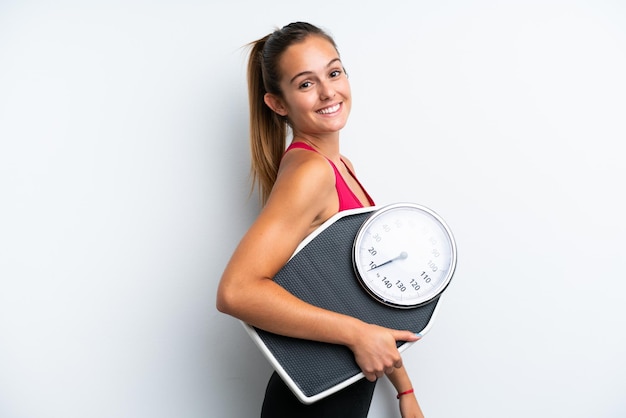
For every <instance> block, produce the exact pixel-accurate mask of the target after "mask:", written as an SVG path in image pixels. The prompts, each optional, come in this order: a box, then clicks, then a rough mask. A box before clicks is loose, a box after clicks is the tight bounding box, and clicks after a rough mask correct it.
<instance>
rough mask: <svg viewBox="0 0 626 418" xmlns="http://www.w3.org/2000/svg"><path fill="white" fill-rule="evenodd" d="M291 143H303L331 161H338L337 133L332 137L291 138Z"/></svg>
mask: <svg viewBox="0 0 626 418" xmlns="http://www.w3.org/2000/svg"><path fill="white" fill-rule="evenodd" d="M292 142H304V143H305V144H308V145H310V146H311V147H313V148H315V149H316V150H317V151H318V152H319V153H320V154H322V155H324V156H325V157H326V158H329V159H331V160H333V161H335V160H337V161H338V160H339V159H340V154H339V133H333V134H332V135H324V136H321V135H315V136H311V135H299V134H295V135H294V136H293V141H292Z"/></svg>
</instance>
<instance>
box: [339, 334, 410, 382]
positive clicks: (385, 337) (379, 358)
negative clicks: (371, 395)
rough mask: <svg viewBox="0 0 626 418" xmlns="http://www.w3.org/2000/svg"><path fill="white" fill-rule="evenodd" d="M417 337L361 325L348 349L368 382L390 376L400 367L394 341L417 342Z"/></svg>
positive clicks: (399, 357) (400, 363)
mask: <svg viewBox="0 0 626 418" xmlns="http://www.w3.org/2000/svg"><path fill="white" fill-rule="evenodd" d="M418 339H419V336H418V335H416V334H414V333H412V332H411V331H399V330H394V329H389V328H384V327H381V326H378V325H373V324H366V323H363V326H362V327H361V328H360V329H359V334H358V335H357V336H356V337H355V339H354V341H353V342H352V343H350V344H348V347H349V348H350V349H351V350H352V352H353V353H354V359H355V360H356V362H357V364H358V366H359V367H360V368H361V371H362V372H363V374H364V375H365V378H366V379H367V380H369V381H370V382H373V381H375V380H376V379H378V378H380V377H383V376H384V375H386V374H391V373H393V371H394V370H395V369H397V368H400V367H402V357H401V356H400V352H399V351H398V348H397V347H396V341H417V340H418Z"/></svg>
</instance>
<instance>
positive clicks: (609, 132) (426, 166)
mask: <svg viewBox="0 0 626 418" xmlns="http://www.w3.org/2000/svg"><path fill="white" fill-rule="evenodd" d="M294 20H306V21H310V22H312V23H315V24H317V25H320V26H322V27H324V28H326V29H328V31H329V32H330V33H331V34H332V35H334V36H335V38H336V40H337V43H338V45H339V48H340V51H341V53H342V57H343V60H344V63H345V65H346V67H347V69H348V72H349V74H350V80H351V83H352V89H353V99H354V106H353V113H352V117H351V120H350V123H349V125H348V127H346V129H345V131H344V132H343V134H342V151H343V152H344V154H346V155H347V156H348V157H349V158H350V159H351V160H352V161H353V163H354V164H355V165H356V168H357V173H358V175H359V177H360V179H361V181H362V182H363V183H364V184H365V185H366V187H367V188H368V189H369V191H370V193H371V194H372V195H373V196H374V197H375V199H376V200H377V203H379V204H385V203H392V202H396V201H412V202H415V203H420V204H423V205H426V206H428V207H431V208H432V209H434V210H435V211H437V212H438V213H439V214H440V215H441V216H443V217H444V218H445V219H446V221H447V222H448V223H449V224H450V226H451V228H452V230H453V232H454V233H455V236H456V239H457V244H458V247H459V264H458V269H457V273H456V275H455V277H454V280H453V282H452V284H451V286H450V288H449V289H448V290H447V291H446V295H445V296H444V298H443V299H442V306H441V310H440V315H439V316H438V317H437V319H436V323H435V324H434V327H433V329H432V331H431V332H430V333H429V334H427V335H426V336H425V337H424V338H423V340H422V341H421V342H419V343H417V344H416V345H414V346H412V347H411V348H409V349H408V350H407V351H406V352H405V355H404V358H405V364H406V365H407V367H408V369H409V370H410V373H411V375H412V378H413V381H414V384H415V388H416V390H417V392H418V396H419V399H420V400H421V403H422V406H423V409H424V411H425V413H426V416H427V417H428V418H450V417H480V418H503V417H507V418H516V417H528V416H533V417H569V418H577V417H580V418H613V417H615V418H623V417H624V416H626V397H625V396H624V388H625V387H626V360H625V355H624V354H625V353H626V341H625V337H624V324H625V322H626V307H625V306H626V304H625V303H624V301H625V299H626V298H625V296H624V295H625V294H626V284H625V281H626V261H625V260H626V257H625V256H624V250H625V249H626V245H625V244H624V234H625V233H626V222H625V221H624V213H625V212H626V203H625V199H624V179H625V178H626V169H625V168H624V164H623V162H622V160H623V159H624V147H623V145H622V143H623V142H624V140H625V139H626V122H625V115H626V77H625V76H624V75H625V74H626V6H625V5H624V3H623V2H621V1H617V0H615V1H608V0H606V1H603V0H588V1H583V0H580V1H564V0H563V1H557V0H542V1H538V0H531V1H504V0H491V1H488V0H471V1H460V0H456V1H455V0H447V1H437V2H425V1H406V2H400V1H361V2H351V3H348V2H345V3H339V2H330V3H329V2H299V1H293V0H290V1H286V0H284V1H283V0H280V1H273V2H258V1H253V0H232V1H228V2H217V1H215V2H213V4H212V3H211V2H207V1H190V0H178V1H156V2H152V1H147V0H146V1H138V0H131V1H128V0H126V1H122V0H113V1H101V2H79V1H75V2H71V1H63V0H61V1H56V2H43V1H27V0H24V1H11V0H4V1H2V3H0V141H1V142H0V198H1V205H0V416H2V417H3V418H44V417H45V418H48V417H50V418H52V417H55V418H56V417H58V418H85V417H89V418H92V417H93V418H100V417H102V418H104V417H106V418H113V417H115V418H140V417H146V418H148V417H150V418H174V417H176V418H212V417H220V418H241V417H254V416H258V411H259V409H260V405H261V402H262V397H263V391H264V387H265V383H266V381H267V378H268V377H269V375H270V373H271V370H270V367H269V365H268V363H267V362H266V361H265V359H264V358H263V357H262V356H261V354H260V352H259V351H258V350H257V349H256V347H255V346H253V345H252V343H251V341H250V339H249V337H248V336H247V335H246V334H245V332H244V330H243V328H242V327H241V325H240V324H239V323H238V321H236V320H234V319H233V318H230V317H228V316H225V315H222V314H220V313H218V312H217V311H216V309H215V290H216V286H217V283H218V280H219V277H220V274H221V272H222V270H223V268H224V266H225V263H226V261H227V259H228V257H229V256H230V254H231V253H232V251H233V249H234V247H235V245H236V244H237V242H238V240H239V239H240V237H241V236H242V234H243V233H244V231H245V230H246V229H247V227H248V226H249V225H250V223H251V222H252V221H253V219H254V217H255V215H256V213H257V212H258V204H257V199H256V196H255V195H252V197H250V198H249V196H248V194H249V182H248V167H249V154H248V142H247V141H248V140H247V129H248V125H247V123H248V122H247V93H246V85H245V63H246V49H245V48H243V46H244V45H245V44H246V43H247V42H250V41H252V40H254V39H257V38H259V37H261V36H263V35H265V34H267V33H269V32H270V31H272V30H273V29H274V27H275V26H282V25H284V24H287V23H289V22H291V21H294ZM393 395H394V393H393V389H392V387H391V386H390V385H389V384H388V383H387V382H386V381H383V382H382V383H381V384H380V385H378V387H377V391H376V394H375V398H374V403H373V405H372V409H371V414H370V416H371V417H383V418H386V417H392V416H397V415H396V414H397V401H396V400H395V397H394V396H393Z"/></svg>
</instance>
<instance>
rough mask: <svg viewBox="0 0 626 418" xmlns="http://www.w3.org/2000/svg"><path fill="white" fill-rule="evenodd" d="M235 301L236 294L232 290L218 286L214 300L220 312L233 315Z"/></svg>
mask: <svg viewBox="0 0 626 418" xmlns="http://www.w3.org/2000/svg"><path fill="white" fill-rule="evenodd" d="M236 306H237V301H236V295H235V294H233V292H232V291H229V290H228V289H226V288H224V286H220V287H219V288H218V289H217V297H216V301H215V307H216V308H217V310H218V311H220V312H221V313H224V314H227V315H231V316H235V311H236Z"/></svg>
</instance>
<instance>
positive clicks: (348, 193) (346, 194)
mask: <svg viewBox="0 0 626 418" xmlns="http://www.w3.org/2000/svg"><path fill="white" fill-rule="evenodd" d="M295 148H300V149H306V150H309V151H314V152H317V151H316V150H315V148H313V147H311V146H310V145H308V144H305V143H304V142H293V143H292V144H291V145H289V147H288V148H287V151H285V152H288V151H289V150H292V149H295ZM320 155H321V154H320ZM324 158H325V157H324ZM326 160H327V161H328V162H329V163H330V165H331V167H332V168H333V170H334V171H335V189H337V196H338V197H339V212H341V211H342V210H348V209H356V208H362V207H363V204H362V203H361V201H360V200H359V199H358V198H357V197H356V195H355V194H354V193H353V192H352V190H350V187H349V186H348V184H347V183H346V181H345V180H344V179H343V177H342V176H341V173H340V172H339V170H338V169H337V167H336V166H335V164H334V163H333V162H332V161H331V160H329V159H328V158H326ZM341 162H342V163H343V164H344V165H345V166H346V168H347V169H348V172H349V173H350V175H351V176H352V178H353V179H354V180H356V182H357V184H358V185H359V187H360V188H361V190H363V193H365V196H366V197H367V201H368V202H369V204H370V205H372V206H374V201H373V200H372V198H371V197H370V195H369V194H368V193H367V191H366V190H365V189H364V188H363V186H362V185H361V183H360V182H359V180H358V179H357V178H356V176H355V175H354V173H352V171H351V170H350V168H348V166H347V165H346V163H345V162H344V161H343V160H341Z"/></svg>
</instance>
